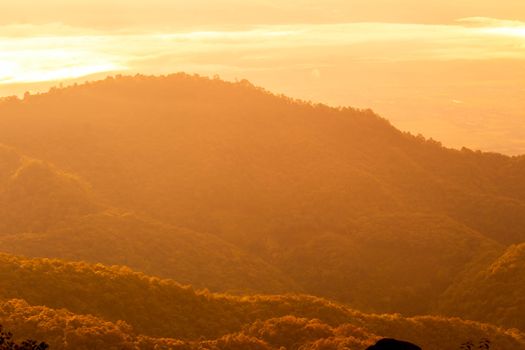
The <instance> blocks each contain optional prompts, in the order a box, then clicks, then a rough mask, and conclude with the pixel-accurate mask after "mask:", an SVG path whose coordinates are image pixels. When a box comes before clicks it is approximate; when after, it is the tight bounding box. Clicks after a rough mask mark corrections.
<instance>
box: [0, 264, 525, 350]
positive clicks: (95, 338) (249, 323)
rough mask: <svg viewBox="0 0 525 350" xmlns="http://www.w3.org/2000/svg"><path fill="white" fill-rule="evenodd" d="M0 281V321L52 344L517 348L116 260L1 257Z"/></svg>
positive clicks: (469, 331)
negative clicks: (225, 288) (470, 344)
mask: <svg viewBox="0 0 525 350" xmlns="http://www.w3.org/2000/svg"><path fill="white" fill-rule="evenodd" d="M0 277H1V278H0V285H1V288H0V291H1V297H2V298H3V299H4V301H3V302H1V303H0V323H2V324H3V325H4V326H5V327H6V328H7V329H9V330H11V331H13V332H14V333H15V334H16V335H17V336H19V337H21V338H27V337H30V338H32V339H38V340H42V341H46V342H47V343H49V344H50V345H51V346H52V348H53V349H92V348H108V349H109V348H118V349H137V348H138V349H159V348H161V349H254V350H255V349H272V350H273V349H280V348H281V347H284V348H286V349H299V348H301V349H333V348H344V346H347V347H348V346H351V348H352V349H357V350H360V349H363V350H364V349H365V348H366V346H368V345H370V344H372V343H373V342H375V341H376V340H377V339H379V338H380V337H384V336H389V337H398V338H402V339H406V340H409V341H412V342H415V343H417V344H420V345H421V346H423V348H425V349H429V350H437V349H443V348H451V349H453V348H457V347H458V346H459V345H460V344H461V343H462V342H465V341H466V340H468V339H472V340H478V339H481V338H484V337H488V338H490V339H491V341H492V342H493V344H494V345H495V346H496V347H499V348H504V349H514V348H516V349H517V348H522V347H524V346H525V335H524V334H523V333H520V332H518V331H507V330H503V329H501V328H497V327H495V326H490V325H487V324H481V323H476V322H472V321H463V320H460V319H457V318H443V317H429V316H427V317H412V318H404V317H402V316H400V315H372V314H364V313H361V312H358V311H355V310H352V309H349V308H348V307H346V306H343V305H340V304H336V303H333V302H329V301H327V300H324V299H320V298H315V297H309V296H301V295H297V296H263V295H256V296H251V297H246V296H244V297H241V296H231V295H224V294H213V293H209V292H206V291H195V290H193V289H192V288H190V287H184V286H181V285H179V284H177V283H176V282H174V281H171V280H162V279H159V278H154V277H149V276H146V275H144V274H141V273H136V272H133V271H131V270H129V269H127V268H122V267H117V266H115V267H105V266H102V265H100V264H97V265H90V264H85V263H70V262H64V261H60V260H51V259H25V258H19V257H14V256H9V255H5V254H3V255H0ZM35 287H37V288H35ZM13 295H17V299H12V296H13ZM20 298H22V299H25V300H26V301H24V300H22V299H20ZM167 337H172V338H167Z"/></svg>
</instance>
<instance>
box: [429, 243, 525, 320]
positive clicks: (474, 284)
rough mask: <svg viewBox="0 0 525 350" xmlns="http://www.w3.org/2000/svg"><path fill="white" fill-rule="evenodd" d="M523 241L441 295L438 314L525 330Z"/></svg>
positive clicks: (524, 252) (524, 253)
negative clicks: (524, 316)
mask: <svg viewBox="0 0 525 350" xmlns="http://www.w3.org/2000/svg"><path fill="white" fill-rule="evenodd" d="M524 274H525V243H522V244H518V245H512V246H510V247H509V248H508V249H507V250H506V251H505V252H504V253H503V254H502V255H501V256H499V257H498V258H497V259H495V260H494V261H492V262H491V263H490V264H488V265H486V266H485V267H484V268H482V269H480V270H476V271H472V272H471V273H469V274H468V275H467V276H466V277H465V278H464V279H461V280H459V281H458V282H457V283H455V284H453V285H452V286H451V287H450V288H449V289H448V290H447V291H446V293H444V295H443V296H442V301H441V303H440V305H439V308H438V310H439V311H440V312H441V313H445V314H449V315H450V314H452V315H461V316H462V317H465V318H468V319H472V320H479V321H482V322H491V323H494V324H499V325H502V326H504V327H507V328H518V329H525V319H524V318H523V313H524V312H525V300H524V296H525V282H524V281H525V280H524Z"/></svg>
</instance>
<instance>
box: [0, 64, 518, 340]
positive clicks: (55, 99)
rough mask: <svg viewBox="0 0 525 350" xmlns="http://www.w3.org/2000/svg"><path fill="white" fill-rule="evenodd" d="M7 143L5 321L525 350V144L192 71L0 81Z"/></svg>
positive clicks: (173, 336) (41, 330)
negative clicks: (501, 144) (35, 84)
mask: <svg viewBox="0 0 525 350" xmlns="http://www.w3.org/2000/svg"><path fill="white" fill-rule="evenodd" d="M0 144H2V146H0V209H1V210H0V251H2V252H5V253H7V254H4V255H0V274H2V276H1V277H2V278H1V279H0V286H1V287H2V288H1V289H0V296H1V297H2V298H3V300H4V304H3V306H2V310H5V311H4V312H5V314H4V316H2V318H1V319H0V324H5V325H6V327H7V326H9V329H12V328H13V327H14V329H15V330H17V329H20V330H22V331H21V332H20V336H21V337H32V338H35V339H43V340H45V341H46V342H49V344H50V345H51V346H52V347H54V348H64V349H69V348H71V349H72V348H74V347H73V345H72V344H76V345H75V346H80V345H79V344H81V340H82V341H87V340H86V339H85V338H82V337H89V336H91V335H92V332H95V333H97V336H96V337H94V338H93V341H96V342H100V344H110V343H112V342H115V343H114V344H117V345H112V346H116V347H117V348H130V349H131V348H134V347H137V346H138V347H139V348H146V349H148V348H151V349H153V348H155V347H157V348H174V349H178V348H180V349H200V348H203V349H204V348H207V349H208V348H209V349H223V348H224V349H230V348H235V346H237V347H238V348H239V349H242V348H243V346H244V348H246V347H248V348H250V349H251V348H253V349H279V348H280V347H285V348H294V346H295V345H293V344H296V345H297V344H300V345H301V346H303V347H302V348H301V349H338V348H344V347H345V346H346V347H349V348H351V349H365V348H366V347H367V346H368V345H370V344H372V343H373V342H374V341H375V340H377V339H379V337H382V336H393V337H400V338H404V339H407V340H411V341H414V342H415V343H417V344H419V345H424V347H423V348H425V349H438V348H439V345H438V344H440V342H445V343H446V344H449V345H450V346H449V348H454V346H457V345H458V344H460V343H461V342H462V341H465V340H468V339H466V338H472V339H474V336H475V337H476V338H475V339H481V338H487V337H488V338H490V339H492V340H494V341H496V342H498V341H499V342H501V344H505V345H502V346H501V348H505V349H506V348H509V349H510V348H520V347H523V339H524V338H523V334H522V333H521V332H522V331H524V330H525V325H524V324H523V320H522V314H523V308H522V307H521V304H522V303H521V302H520V300H522V297H521V296H522V295H525V286H524V285H523V283H521V282H520V281H521V280H520V279H519V277H518V276H520V273H522V272H523V271H522V270H523V269H522V267H523V266H525V254H523V251H524V249H523V242H525V181H524V179H525V158H524V157H507V156H503V155H499V154H492V153H481V152H475V151H471V150H468V149H462V150H453V149H447V148H444V147H442V146H441V145H440V144H439V143H438V142H436V141H434V140H427V139H425V138H424V137H422V136H413V135H410V134H408V133H403V132H401V131H399V130H397V129H395V128H394V127H393V126H392V125H390V124H389V123H388V122H387V121H386V120H385V119H382V118H381V117H379V116H377V115H376V114H374V113H373V112H372V111H370V110H357V109H352V108H346V107H345V108H332V107H328V106H325V105H318V104H312V103H308V102H304V101H297V100H292V99H290V98H287V97H285V96H277V95H274V94H271V93H269V92H268V91H265V90H264V89H261V88H258V87H255V86H253V85H252V84H250V83H249V82H247V81H240V82H237V83H229V82H224V81H222V80H220V79H208V78H202V77H198V76H190V75H186V74H182V73H181V74H174V75H170V76H162V77H150V76H142V75H137V76H134V77H123V76H117V77H109V78H107V79H105V80H102V81H97V82H89V83H85V84H81V85H75V86H70V87H66V88H53V89H52V90H51V91H49V92H48V93H44V94H38V95H31V94H26V95H25V96H24V98H23V99H18V98H6V99H3V100H2V101H0ZM19 256H26V257H27V258H21V257H19ZM35 258H38V259H35ZM55 258H59V259H64V260H55ZM65 260H67V261H78V262H76V263H73V262H65ZM97 263H98V264H97ZM93 264H96V265H93ZM113 265H115V266H113ZM108 266H113V267H108ZM133 271H137V272H133ZM151 276H155V277H151ZM179 283H180V284H179ZM35 285H37V286H39V288H38V289H35V288H34V286H35ZM183 285H186V286H185V287H184V286H183ZM189 285H191V286H193V287H190V286H189ZM204 289H207V290H208V291H207V290H204ZM270 294H272V296H269V295H270ZM235 295H237V296H235ZM242 295H243V296H242ZM307 295H312V296H307ZM325 298H326V299H325ZM328 299H329V300H333V302H332V301H328ZM9 310H11V311H9ZM355 310H360V311H355ZM33 312H34V313H36V314H38V315H42V316H41V317H44V316H45V317H44V318H43V319H46V317H47V318H48V319H49V321H42V322H43V323H44V324H40V323H38V324H26V323H30V322H29V321H28V320H26V319H25V318H26V317H32V316H30V315H32V313H33ZM19 313H21V314H20V315H27V316H17V317H19V318H18V319H16V320H14V319H13V317H14V316H13V315H19ZM370 313H377V314H370ZM384 313H399V314H390V315H384ZM196 315H198V317H195V316H196ZM423 315H434V316H423ZM450 316H455V317H461V318H463V319H471V320H474V321H481V322H487V323H492V324H494V325H495V326H491V325H488V324H481V323H476V322H474V321H463V320H460V319H456V318H449V317H450ZM39 317H40V316H39ZM72 319H75V320H79V321H78V322H79V323H78V324H77V325H76V326H74V327H73V328H72V329H70V330H67V331H66V330H61V327H62V325H64V324H69V323H70V322H72V321H71V320H72ZM17 322H18V323H17ZM46 322H50V323H49V324H45V323H46ZM53 322H55V323H56V324H57V325H56V326H53V327H55V328H56V329H55V328H52V329H54V330H53V331H51V328H49V327H51V326H50V325H51V324H53ZM75 322H76V321H75ZM84 323H86V325H84ZM499 326H502V327H508V328H511V327H514V328H517V330H515V331H506V330H504V329H500V328H498V327H499ZM274 328H275V329H278V330H279V331H277V330H273V329H274ZM95 329H96V330H95ZM305 329H308V330H311V332H310V331H307V332H306V331H305ZM55 331H56V332H58V333H56V334H55V333H53V332H55ZM68 332H69V333H68ZM83 332H85V333H83ZM280 332H281V333H280ZM304 332H306V333H304ZM46 334H47V336H46ZM51 334H55V335H53V336H51ZM290 334H293V336H292V335H290ZM69 337H71V339H70V338H69ZM290 337H291V338H290ZM164 338H166V339H164ZM168 338H169V339H168ZM201 338H202V339H201ZM286 338H289V340H286ZM444 338H446V340H444ZM73 339H77V340H73ZM79 339H81V340H79ZM290 339H294V340H295V341H296V343H293V344H292V345H290V344H289V343H287V342H288V341H291V340H290ZM124 344H125V345H124ZM233 344H237V345H233ZM246 344H250V345H246ZM494 344H496V343H494ZM86 346H87V345H86ZM77 348H79V347H77ZM86 348H89V346H87V347H86Z"/></svg>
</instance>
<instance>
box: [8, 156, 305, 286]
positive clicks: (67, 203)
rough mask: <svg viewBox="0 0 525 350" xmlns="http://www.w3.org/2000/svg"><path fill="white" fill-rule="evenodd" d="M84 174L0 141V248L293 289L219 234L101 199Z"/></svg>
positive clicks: (215, 282) (207, 280) (183, 277)
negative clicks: (24, 153)
mask: <svg viewBox="0 0 525 350" xmlns="http://www.w3.org/2000/svg"><path fill="white" fill-rule="evenodd" d="M101 203H103V202H101V201H100V198H99V196H97V195H96V194H95V193H94V192H93V191H92V190H91V189H90V188H89V185H87V184H86V183H85V182H84V181H83V180H81V179H80V178H78V177H76V176H73V175H71V174H68V173H65V172H62V171H60V170H58V169H57V168H55V167H53V166H52V165H50V164H48V163H46V162H42V161H37V160H35V159H31V158H28V157H23V156H21V155H19V154H18V153H17V152H16V151H15V150H13V149H9V148H7V147H5V146H4V147H1V148H0V208H1V210H0V251H3V252H10V253H15V254H21V255H26V256H33V257H48V258H65V259H69V260H84V261H90V262H94V263H97V262H100V263H104V264H109V265H113V264H115V265H127V266H129V267H132V268H134V269H137V270H140V271H143V272H146V273H149V274H152V275H156V276H161V277H169V278H176V279H177V280H178V281H180V282H181V283H187V284H192V285H195V286H196V287H199V288H210V289H211V290H215V291H230V292H245V293H247V292H254V293H256V292H258V293H261V292H263V293H282V292H286V291H298V290H300V288H299V287H298V286H297V285H296V284H295V283H293V281H292V280H290V279H289V278H287V277H286V276H285V275H284V274H282V273H281V272H280V271H278V270H277V269H276V268H274V267H272V266H270V265H269V264H268V263H266V262H264V261H263V260H262V259H261V258H258V257H256V256H253V255H250V254H248V253H246V252H244V251H242V250H241V249H239V248H237V247H235V246H233V245H232V244H230V243H227V242H225V241H224V240H221V239H220V238H218V237H216V236H213V235H209V234H204V233H198V232H194V231H191V230H187V229H181V228H177V227H175V226H172V225H166V224H162V223H159V222H157V221H155V220H152V219H149V218H147V217H141V216H138V215H136V214H133V213H128V212H125V211H122V210H119V209H117V208H111V207H108V206H107V205H105V204H101Z"/></svg>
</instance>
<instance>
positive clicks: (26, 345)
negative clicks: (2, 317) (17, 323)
mask: <svg viewBox="0 0 525 350" xmlns="http://www.w3.org/2000/svg"><path fill="white" fill-rule="evenodd" d="M48 348H49V345H47V344H46V343H44V342H40V343H39V342H37V341H36V340H32V339H27V340H24V341H22V342H21V343H16V342H15V341H14V340H13V334H12V333H11V332H6V331H4V329H3V327H2V325H0V350H46V349H48Z"/></svg>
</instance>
